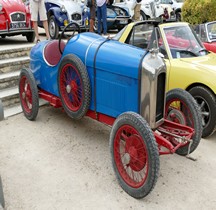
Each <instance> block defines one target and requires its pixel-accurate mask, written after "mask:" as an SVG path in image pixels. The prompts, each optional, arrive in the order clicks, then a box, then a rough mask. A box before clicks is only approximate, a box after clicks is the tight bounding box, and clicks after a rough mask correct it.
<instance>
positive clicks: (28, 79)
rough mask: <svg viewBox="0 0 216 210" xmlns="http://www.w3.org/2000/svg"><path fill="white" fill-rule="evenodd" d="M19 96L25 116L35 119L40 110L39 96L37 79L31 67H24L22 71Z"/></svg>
mask: <svg viewBox="0 0 216 210" xmlns="http://www.w3.org/2000/svg"><path fill="white" fill-rule="evenodd" d="M19 97H20V102H21V106H22V110H23V113H24V115H25V117H26V118H27V119H28V120H35V119H36V117H37V114H38V110H39V98H38V89H37V85H36V81H35V79H34V76H33V74H32V72H31V71H30V69H22V70H21V72H20V78H19Z"/></svg>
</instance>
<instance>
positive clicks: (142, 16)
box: [140, 10, 148, 21]
mask: <svg viewBox="0 0 216 210" xmlns="http://www.w3.org/2000/svg"><path fill="white" fill-rule="evenodd" d="M140 20H141V21H142V20H148V17H147V16H146V14H145V13H144V12H143V11H142V10H140Z"/></svg>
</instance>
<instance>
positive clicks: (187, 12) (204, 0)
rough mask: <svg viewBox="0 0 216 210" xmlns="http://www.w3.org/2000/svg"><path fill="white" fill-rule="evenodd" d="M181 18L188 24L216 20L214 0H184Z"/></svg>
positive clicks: (215, 0)
mask: <svg viewBox="0 0 216 210" xmlns="http://www.w3.org/2000/svg"><path fill="white" fill-rule="evenodd" d="M181 15H182V20H183V21H186V22H189V23H190V24H200V23H205V22H209V21H215V20H216V0H185V1H184V4H183V7H182V13H181Z"/></svg>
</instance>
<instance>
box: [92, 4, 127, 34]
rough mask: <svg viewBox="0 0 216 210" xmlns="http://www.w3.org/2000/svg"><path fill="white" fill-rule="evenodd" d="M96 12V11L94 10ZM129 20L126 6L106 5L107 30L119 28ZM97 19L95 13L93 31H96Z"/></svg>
mask: <svg viewBox="0 0 216 210" xmlns="http://www.w3.org/2000/svg"><path fill="white" fill-rule="evenodd" d="M96 12H97V11H96ZM130 22H131V17H130V15H129V12H128V10H127V9H126V8H121V7H119V6H114V5H107V30H111V29H117V30H119V31H120V30H121V29H122V28H124V27H125V26H126V25H127V24H128V23H130ZM97 26H98V20H97V15H96V21H95V31H97Z"/></svg>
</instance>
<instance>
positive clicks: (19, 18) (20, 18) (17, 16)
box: [11, 12, 26, 22]
mask: <svg viewBox="0 0 216 210" xmlns="http://www.w3.org/2000/svg"><path fill="white" fill-rule="evenodd" d="M25 19H26V17H25V14H23V13H20V12H16V13H13V14H11V21H12V22H17V21H25Z"/></svg>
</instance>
